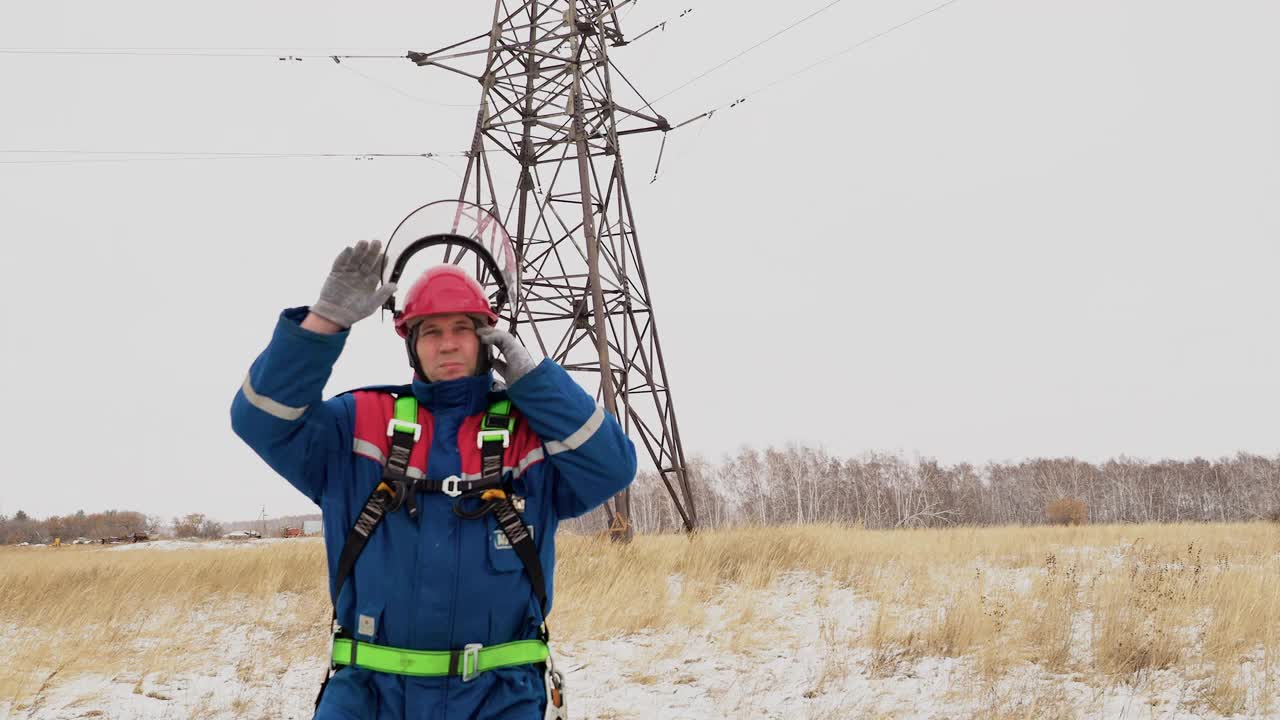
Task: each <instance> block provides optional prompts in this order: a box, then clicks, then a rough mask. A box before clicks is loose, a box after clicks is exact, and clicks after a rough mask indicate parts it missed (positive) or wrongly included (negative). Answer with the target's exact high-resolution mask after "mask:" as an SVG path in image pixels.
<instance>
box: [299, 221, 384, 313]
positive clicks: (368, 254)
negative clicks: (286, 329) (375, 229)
mask: <svg viewBox="0 0 1280 720" xmlns="http://www.w3.org/2000/svg"><path fill="white" fill-rule="evenodd" d="M381 252H382V243H380V242H378V241H377V240H374V241H372V242H369V241H366V240H361V241H360V242H358V243H356V245H355V247H349V248H346V249H345V250H343V251H342V252H341V253H340V254H339V255H338V257H337V259H336V260H334V261H333V270H331V271H330V272H329V277H328V278H327V279H326V280H325V281H324V287H322V288H320V299H319V300H317V301H315V304H313V305H312V306H311V312H313V313H315V314H317V315H319V316H320V317H322V318H324V319H326V320H329V321H332V322H334V323H337V324H338V325H341V326H342V327H344V328H349V327H351V326H352V325H355V324H356V323H357V322H358V321H360V320H363V319H364V318H367V317H369V316H370V315H372V314H373V313H374V311H376V310H377V309H378V308H380V307H382V304H383V303H385V302H386V301H387V298H389V297H391V295H392V294H393V293H395V291H396V284H395V283H387V284H385V285H383V286H382V287H378V283H379V282H380V281H381V280H382V256H381Z"/></svg>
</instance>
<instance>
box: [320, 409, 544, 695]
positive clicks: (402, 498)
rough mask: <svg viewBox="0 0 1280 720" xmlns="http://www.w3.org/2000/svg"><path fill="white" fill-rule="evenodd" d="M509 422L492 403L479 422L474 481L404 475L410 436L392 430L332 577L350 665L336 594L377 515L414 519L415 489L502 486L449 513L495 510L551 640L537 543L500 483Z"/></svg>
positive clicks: (467, 494) (477, 492)
mask: <svg viewBox="0 0 1280 720" xmlns="http://www.w3.org/2000/svg"><path fill="white" fill-rule="evenodd" d="M506 402H507V404H506V405H505V407H509V402H510V401H506ZM513 424H514V423H513V422H512V418H511V416H510V414H509V413H505V412H497V411H496V408H494V407H491V408H490V409H489V411H488V412H486V413H485V416H484V418H483V419H482V420H481V421H480V427H481V432H482V437H483V438H484V439H483V441H482V442H481V444H480V462H481V471H480V479H479V480H457V479H447V480H427V479H425V478H419V479H417V480H411V479H409V477H408V475H407V472H408V469H409V456H410V455H411V454H412V453H413V445H414V442H415V439H414V434H413V433H411V432H403V431H397V432H395V433H393V434H392V438H391V452H390V453H389V454H388V457H387V462H386V464H385V465H384V466H383V468H382V482H380V483H378V487H377V488H375V489H374V491H373V493H372V494H370V495H369V499H368V500H367V501H366V502H365V504H364V509H363V510H361V511H360V515H359V516H358V517H357V518H356V522H355V525H354V526H352V528H351V531H350V532H349V533H347V539H346V542H344V543H343V546H342V554H341V555H340V556H339V557H338V569H337V573H336V574H335V576H334V585H333V629H334V636H335V637H341V638H345V639H348V640H350V641H351V664H353V665H354V664H355V661H356V646H357V643H356V639H355V636H354V635H353V634H352V633H351V632H350V631H348V630H346V629H345V628H342V627H341V626H339V625H338V594H339V593H341V592H342V586H343V584H344V583H346V581H347V578H349V577H350V576H351V573H352V571H353V570H354V569H355V565H356V560H357V559H359V557H360V553H362V552H363V551H364V548H365V545H367V544H368V543H369V536H370V535H372V534H373V531H374V530H375V529H377V527H378V525H380V524H381V523H382V519H383V518H384V517H385V516H386V514H387V513H389V512H395V511H396V510H399V509H400V507H401V506H406V507H407V508H408V511H409V517H411V518H413V519H414V520H417V518H418V505H417V501H416V500H415V497H414V496H415V495H417V494H418V493H419V492H439V493H445V494H448V495H453V496H459V497H460V498H472V497H477V496H481V495H484V494H486V492H487V491H495V490H501V492H498V493H497V495H498V496H499V497H490V498H488V499H484V501H483V502H484V504H483V505H482V506H481V507H480V509H479V511H477V512H467V511H465V510H463V509H462V507H461V503H460V502H456V503H454V506H453V512H454V513H455V514H456V515H458V516H459V517H462V518H467V519H478V518H481V517H483V516H484V515H486V514H487V513H489V512H492V513H493V514H494V517H495V518H496V519H497V521H498V527H499V528H501V530H502V534H503V535H505V536H506V538H507V542H508V543H510V545H511V548H512V550H514V551H515V553H516V557H518V558H520V562H521V564H522V565H524V570H525V573H526V574H527V575H528V576H529V584H530V585H531V586H532V587H533V594H534V597H536V598H537V600H538V607H539V609H540V610H541V611H542V617H543V623H542V626H541V627H540V628H539V630H538V632H539V636H540V637H539V639H540V640H542V641H543V642H547V640H548V639H549V638H550V633H548V631H547V625H546V622H545V620H546V615H547V582H546V576H545V575H544V574H543V572H542V560H541V559H540V558H539V557H538V546H537V544H536V543H535V542H534V540H533V533H532V531H530V529H529V527H528V526H527V525H525V523H524V519H523V518H521V517H520V511H519V510H517V508H516V504H515V500H514V499H513V494H512V491H511V487H510V485H509V484H504V483H503V482H502V461H503V456H504V455H505V451H506V448H507V445H508V443H509V442H510V431H511V430H512V429H513ZM486 430H487V431H491V432H492V431H499V430H505V431H507V432H506V433H505V438H504V437H503V436H500V435H499V436H494V435H488V436H486V435H485V433H484V431H486ZM458 652H461V651H458ZM457 661H458V659H457V653H456V652H455V655H454V657H452V658H451V662H450V674H451V675H452V674H453V673H454V672H455V670H456V669H457V668H456V667H455V666H454V664H455V663H456V662H457ZM336 669H337V668H336V667H334V666H333V663H332V661H330V667H329V671H328V672H327V673H326V674H325V679H324V683H323V684H321V686H320V693H319V694H318V695H316V707H317V708H318V707H320V698H321V697H322V696H323V695H324V689H325V687H326V686H328V684H329V680H330V679H331V678H332V677H333V673H334V671H335V670H336Z"/></svg>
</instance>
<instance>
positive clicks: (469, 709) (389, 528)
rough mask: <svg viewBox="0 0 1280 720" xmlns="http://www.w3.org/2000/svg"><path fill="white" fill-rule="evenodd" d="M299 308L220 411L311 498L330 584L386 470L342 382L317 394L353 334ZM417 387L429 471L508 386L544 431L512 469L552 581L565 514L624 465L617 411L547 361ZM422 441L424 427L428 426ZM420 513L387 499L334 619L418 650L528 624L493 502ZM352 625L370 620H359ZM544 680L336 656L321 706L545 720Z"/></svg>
mask: <svg viewBox="0 0 1280 720" xmlns="http://www.w3.org/2000/svg"><path fill="white" fill-rule="evenodd" d="M307 312H308V309H307V308H305V307H302V308H292V309H289V310H285V311H284V312H283V313H281V316H280V319H279V322H278V323H277V325H276V329H275V333H274V336H273V337H272V339H271V342H270V344H269V345H268V346H267V348H266V350H264V351H263V352H262V354H261V355H259V356H258V358H257V359H256V360H255V361H254V363H253V365H252V367H251V368H250V370H249V374H248V376H247V377H246V378H245V381H244V383H243V385H242V386H241V389H240V390H239V391H238V392H237V393H236V396H235V400H234V401H233V402H232V405H231V424H232V427H233V429H234V430H235V432H236V434H237V435H239V436H240V437H241V438H242V439H243V440H244V441H245V442H246V443H248V445H249V446H250V447H252V448H253V450H254V451H255V452H257V453H258V455H260V456H261V457H262V459H263V460H265V461H266V462H267V464H268V465H270V466H271V467H272V468H273V469H274V470H275V471H276V472H278V473H279V474H280V475H282V476H283V477H284V478H285V479H286V480H288V481H289V483H291V484H292V485H293V486H294V487H296V488H297V489H298V490H300V491H302V493H303V494H305V495H306V496H307V497H309V498H311V500H312V501H314V502H315V503H316V504H317V505H319V506H320V509H321V512H322V514H323V523H324V535H325V551H326V553H327V556H328V566H329V584H330V590H331V592H332V590H333V583H334V580H335V578H334V575H335V573H336V571H337V563H338V558H339V556H340V555H341V553H342V548H343V545H344V542H345V540H346V537H347V533H348V532H349V531H350V529H351V527H352V525H353V524H354V522H355V520H356V516H357V515H358V514H359V512H360V510H361V509H362V508H363V507H364V504H365V502H366V500H367V499H368V498H369V495H370V493H371V492H372V491H373V489H374V488H375V487H376V486H377V484H378V482H379V481H380V479H381V477H382V466H381V465H380V464H379V463H378V462H377V461H375V460H373V459H370V458H369V457H367V456H365V455H360V454H356V453H355V452H353V442H354V434H353V433H354V417H355V403H354V400H353V396H352V395H351V394H342V395H339V396H337V397H334V398H332V399H330V400H322V396H321V393H322V391H323V389H324V386H325V383H326V381H327V380H328V379H329V374H330V371H331V370H332V368H333V364H334V362H335V361H336V360H337V359H338V356H339V354H341V352H342V348H343V346H344V344H345V343H346V340H347V335H348V332H347V331H344V332H339V333H335V334H331V335H330V334H322V333H315V332H311V331H309V330H305V329H303V328H302V327H301V326H300V323H301V321H302V319H303V318H305V317H306V315H307ZM379 389H380V390H386V391H391V392H408V391H410V390H411V391H412V392H413V394H414V395H415V396H416V397H417V398H418V402H419V404H420V406H421V407H422V408H425V409H426V410H427V411H429V412H430V413H431V415H432V418H433V421H434V422H433V425H434V431H433V433H432V435H431V446H430V450H429V453H428V458H427V469H426V471H427V477H428V479H431V480H441V479H444V478H448V477H450V476H453V475H459V474H460V455H459V443H468V442H470V443H474V442H475V438H462V437H459V435H458V428H459V426H460V424H461V423H462V422H463V420H464V419H465V418H467V417H468V416H473V415H477V414H483V413H484V412H485V410H486V409H487V408H488V407H489V405H490V403H491V402H492V401H493V400H494V399H495V398H499V397H502V396H503V395H505V396H507V397H509V398H510V400H511V401H512V404H513V405H514V406H515V407H516V409H517V410H518V411H519V414H520V415H521V416H522V417H523V421H524V422H527V423H528V424H529V427H530V429H531V430H532V431H533V432H534V434H536V436H537V439H538V440H540V441H541V442H542V446H541V448H540V450H541V452H535V453H533V454H535V455H538V456H539V458H537V459H535V458H531V459H534V460H536V461H534V462H533V463H532V464H529V465H527V466H526V467H523V468H516V469H513V470H511V471H509V472H508V474H507V475H506V477H507V478H508V479H511V480H512V483H513V485H514V489H515V491H516V492H517V493H519V494H521V495H522V496H524V497H525V498H526V509H525V511H524V513H523V518H524V521H525V523H526V524H527V525H529V526H531V527H532V528H533V535H534V539H535V541H536V542H537V545H538V549H539V555H540V558H541V561H542V566H543V569H544V573H545V575H546V581H547V596H548V609H549V608H550V600H551V596H552V578H553V576H554V573H555V534H556V526H557V524H558V522H559V521H560V519H561V518H571V517H576V516H578V515H582V514H583V513H585V512H587V511H589V510H591V509H592V508H595V507H596V506H598V505H600V504H602V503H604V502H605V501H606V500H607V499H608V498H610V497H611V496H613V495H614V494H616V493H618V492H619V491H621V490H622V489H623V488H625V487H626V486H627V485H628V484H629V483H630V482H631V481H632V479H633V478H634V477H635V472H636V453H635V446H634V445H633V444H632V442H631V440H630V439H629V438H628V437H627V436H626V434H625V433H624V432H623V430H622V428H621V427H620V426H619V424H618V422H617V420H616V419H615V418H614V417H613V416H612V415H610V414H609V413H607V412H604V410H603V409H601V408H600V407H598V406H597V405H596V404H595V402H594V401H593V400H592V398H591V397H590V396H589V395H588V394H587V393H586V392H585V391H583V389H582V388H581V387H580V386H579V385H578V384H577V383H575V382H574V381H573V380H572V378H570V377H569V375H568V373H566V372H565V371H564V369H563V368H561V367H560V366H559V365H557V364H556V363H555V362H553V361H551V360H550V359H546V360H543V361H542V362H541V363H540V364H539V365H538V366H537V367H536V368H535V369H533V370H532V371H530V372H529V373H528V374H527V375H525V376H524V377H522V378H520V380H519V381H518V382H516V383H515V384H513V385H512V386H511V387H509V388H507V389H506V390H505V391H501V390H493V378H492V376H491V375H489V374H488V373H485V374H483V375H478V376H473V377H467V378H460V379H457V380H450V381H446V382H439V383H427V382H423V381H421V380H415V381H414V382H413V384H412V386H399V387H394V388H392V387H384V388H379ZM424 441H425V437H424ZM417 500H418V507H419V511H420V515H419V518H418V520H417V522H414V521H412V520H411V519H410V518H409V517H408V515H407V513H406V512H404V511H403V510H401V511H399V512H395V513H389V514H388V515H387V516H386V518H385V519H384V520H383V522H382V524H381V525H380V526H379V527H378V528H377V529H376V530H375V531H374V533H373V534H372V536H371V537H370V540H369V543H368V545H367V546H366V547H365V549H364V551H363V553H362V554H361V556H360V559H359V561H358V562H357V563H356V566H355V570H354V572H353V573H352V576H351V578H350V579H349V580H348V581H347V582H346V583H345V585H344V587H343V588H342V589H341V592H340V594H339V595H338V598H337V602H336V608H337V615H338V621H339V623H340V624H341V625H342V626H343V627H344V628H349V629H351V630H352V631H353V632H354V633H355V634H356V637H357V639H358V640H361V641H367V642H374V643H377V644H379V645H386V646H391V647H398V648H406V649H417V650H449V649H460V648H462V647H464V646H465V645H467V644H468V643H483V644H484V645H495V644H500V643H504V642H509V641H512V640H523V639H529V638H535V637H537V636H538V627H539V625H540V624H541V622H542V611H541V608H539V607H538V602H537V601H536V600H535V599H534V595H533V592H532V587H531V586H530V583H529V578H528V575H527V574H526V573H525V572H524V568H523V566H522V564H521V563H520V560H519V558H518V557H517V556H516V555H515V552H514V551H513V550H512V549H511V548H510V547H509V546H506V544H505V543H500V542H495V530H496V527H497V526H496V521H495V520H494V518H493V516H492V514H490V515H488V516H486V517H485V518H483V519H479V520H464V519H461V518H459V517H457V516H456V515H455V514H454V513H453V509H452V505H453V502H454V500H453V499H452V498H449V497H447V496H444V495H442V494H439V493H435V494H420V495H419V496H418V498H417ZM361 631H368V632H364V633H362V632H361ZM545 706H546V690H545V686H544V683H543V677H542V674H541V669H540V667H539V666H536V665H524V666H518V667H512V668H503V669H498V670H492V671H488V672H484V673H481V674H479V675H478V676H476V677H475V678H473V679H471V680H469V681H468V682H465V683H464V682H462V681H461V679H460V678H457V677H453V678H448V677H442V678H434V677H433V678H422V677H407V676H402V675H395V674H390V673H381V672H373V671H369V670H363V669H357V668H350V667H343V668H341V669H339V670H338V672H337V673H336V674H335V675H334V677H333V679H332V680H331V681H330V683H329V685H328V688H327V689H326V690H325V692H324V696H323V698H322V701H321V704H320V707H319V709H318V710H317V712H316V715H315V717H316V718H317V720H402V719H403V720H455V719H457V720H463V719H464V718H465V719H468V720H485V719H489V718H494V719H496V718H503V719H504V720H541V719H542V718H543V713H544V711H545Z"/></svg>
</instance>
